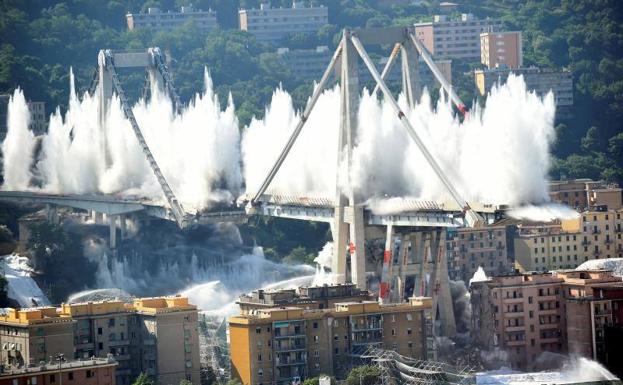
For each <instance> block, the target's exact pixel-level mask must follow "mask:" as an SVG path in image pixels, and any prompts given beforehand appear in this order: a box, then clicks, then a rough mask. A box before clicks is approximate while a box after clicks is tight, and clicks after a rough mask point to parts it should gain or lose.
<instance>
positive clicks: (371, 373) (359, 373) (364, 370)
mask: <svg viewBox="0 0 623 385" xmlns="http://www.w3.org/2000/svg"><path fill="white" fill-rule="evenodd" d="M380 377H381V371H380V369H379V368H378V367H376V366H372V365H362V366H357V367H355V368H353V369H351V371H350V373H348V377H346V385H376V384H379V383H380Z"/></svg>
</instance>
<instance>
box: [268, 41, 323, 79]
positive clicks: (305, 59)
mask: <svg viewBox="0 0 623 385" xmlns="http://www.w3.org/2000/svg"><path fill="white" fill-rule="evenodd" d="M277 55H278V56H279V58H280V59H281V61H282V62H283V64H284V65H285V66H286V67H288V68H289V69H290V71H291V72H292V74H293V75H294V76H295V77H297V78H299V79H305V80H320V78H321V77H322V74H323V73H324V71H325V70H326V68H327V66H328V65H329V62H330V61H331V57H332V56H333V52H332V51H330V50H329V47H327V46H319V47H316V48H315V49H292V50H291V49H288V48H279V49H278V50H277Z"/></svg>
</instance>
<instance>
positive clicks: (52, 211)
mask: <svg viewBox="0 0 623 385" xmlns="http://www.w3.org/2000/svg"><path fill="white" fill-rule="evenodd" d="M45 216H46V218H47V220H48V222H50V223H51V224H53V225H57V224H58V222H59V220H58V219H59V218H58V212H57V211H56V206H55V205H52V204H47V205H45Z"/></svg>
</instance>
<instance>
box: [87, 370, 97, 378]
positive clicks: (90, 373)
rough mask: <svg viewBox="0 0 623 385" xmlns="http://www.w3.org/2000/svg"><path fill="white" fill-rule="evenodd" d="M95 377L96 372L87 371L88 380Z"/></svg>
mask: <svg viewBox="0 0 623 385" xmlns="http://www.w3.org/2000/svg"><path fill="white" fill-rule="evenodd" d="M94 376H95V372H94V371H92V370H90V369H89V370H87V378H91V377H94Z"/></svg>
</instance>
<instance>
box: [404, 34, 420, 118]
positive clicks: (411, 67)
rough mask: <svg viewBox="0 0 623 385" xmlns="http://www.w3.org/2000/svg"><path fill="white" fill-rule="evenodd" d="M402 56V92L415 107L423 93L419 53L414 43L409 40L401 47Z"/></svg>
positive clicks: (411, 105) (410, 104)
mask: <svg viewBox="0 0 623 385" xmlns="http://www.w3.org/2000/svg"><path fill="white" fill-rule="evenodd" d="M400 57H401V62H402V92H403V93H404V94H405V96H406V97H407V102H408V103H409V106H410V107H413V106H415V103H416V102H417V101H418V100H419V99H420V96H421V95H422V88H421V85H420V79H419V76H418V66H419V55H418V53H417V50H416V49H415V47H414V46H413V44H412V43H411V42H407V43H405V44H403V45H402V47H401V50H400Z"/></svg>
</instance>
